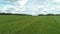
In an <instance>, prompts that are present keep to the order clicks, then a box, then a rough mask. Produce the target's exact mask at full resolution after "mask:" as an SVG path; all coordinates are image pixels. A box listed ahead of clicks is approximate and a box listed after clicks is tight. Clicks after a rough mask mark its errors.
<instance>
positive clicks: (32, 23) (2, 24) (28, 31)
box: [0, 16, 60, 34]
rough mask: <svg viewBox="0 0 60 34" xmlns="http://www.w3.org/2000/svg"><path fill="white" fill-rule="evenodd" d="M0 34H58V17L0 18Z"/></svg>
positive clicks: (59, 28) (59, 26)
mask: <svg viewBox="0 0 60 34" xmlns="http://www.w3.org/2000/svg"><path fill="white" fill-rule="evenodd" d="M0 34H60V16H0Z"/></svg>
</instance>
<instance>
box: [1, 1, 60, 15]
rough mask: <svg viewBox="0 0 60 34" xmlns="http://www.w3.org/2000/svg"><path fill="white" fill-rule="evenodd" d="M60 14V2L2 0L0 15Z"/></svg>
mask: <svg viewBox="0 0 60 34" xmlns="http://www.w3.org/2000/svg"><path fill="white" fill-rule="evenodd" d="M3 12H4V13H19V14H31V15H38V14H48V13H51V14H52V13H53V14H60V0H0V13H3Z"/></svg>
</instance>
